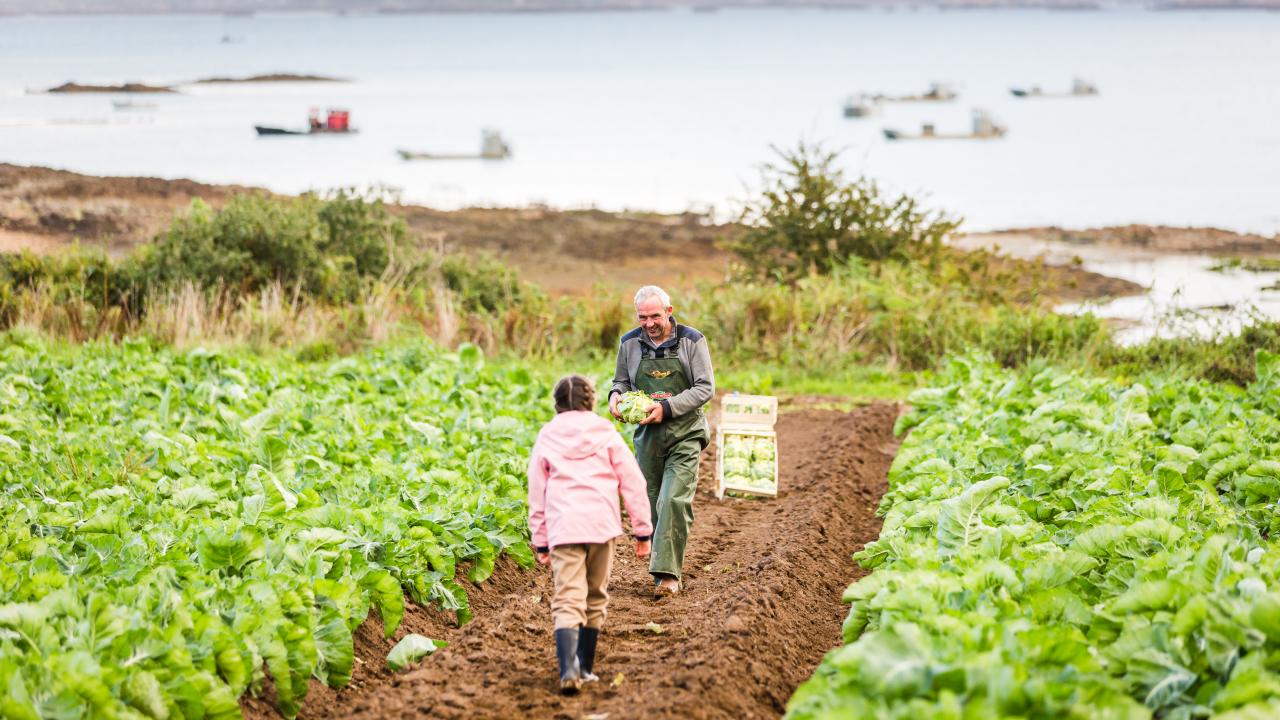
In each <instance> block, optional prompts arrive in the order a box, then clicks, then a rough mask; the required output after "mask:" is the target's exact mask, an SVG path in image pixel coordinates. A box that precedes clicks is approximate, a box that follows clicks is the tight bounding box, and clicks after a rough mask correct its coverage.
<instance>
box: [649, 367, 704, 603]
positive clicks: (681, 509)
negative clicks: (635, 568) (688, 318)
mask: <svg viewBox="0 0 1280 720" xmlns="http://www.w3.org/2000/svg"><path fill="white" fill-rule="evenodd" d="M666 350H670V349H669V348H667V349H666ZM635 386H636V389H637V390H639V391H641V392H644V393H648V395H649V397H651V398H653V399H654V400H662V399H665V398H669V397H671V396H673V395H678V394H680V393H682V392H684V391H685V390H688V389H689V387H690V385H689V378H687V377H685V374H684V366H683V365H681V363H680V359H679V358H678V357H676V356H675V355H674V354H669V355H667V356H666V357H653V350H652V348H650V347H648V346H647V345H644V343H641V358H640V369H639V371H638V372H637V373H636V380H635ZM708 440H709V437H708V431H707V420H706V417H705V416H704V415H703V413H702V409H701V408H699V409H698V410H695V411H694V412H691V413H688V414H686V415H683V416H680V417H676V418H665V419H664V420H663V421H662V422H661V423H658V424H657V425H640V426H638V427H637V428H636V433H635V443H636V460H637V461H639V463H640V471H641V472H642V473H644V479H645V482H646V484H647V485H648V490H649V509H650V510H651V511H652V517H653V524H654V531H653V552H652V555H651V556H650V559H649V572H650V573H651V574H653V575H654V576H655V577H658V578H660V577H662V576H669V577H672V578H675V579H676V580H679V579H680V577H681V572H680V570H681V568H682V567H683V566H684V546H685V543H687V542H688V541H689V529H690V528H691V527H692V526H693V495H694V493H695V492H696V491H697V489H698V459H699V457H700V456H701V455H702V449H703V448H705V447H706V446H707V442H708Z"/></svg>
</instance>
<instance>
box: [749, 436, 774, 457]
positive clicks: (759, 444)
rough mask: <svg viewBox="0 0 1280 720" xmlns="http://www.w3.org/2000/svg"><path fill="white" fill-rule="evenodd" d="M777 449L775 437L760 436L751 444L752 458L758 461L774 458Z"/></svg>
mask: <svg viewBox="0 0 1280 720" xmlns="http://www.w3.org/2000/svg"><path fill="white" fill-rule="evenodd" d="M776 452H777V449H776V448H775V447H774V444H773V438H767V437H758V438H756V439H755V442H753V443H752V445H751V459H752V460H755V461H757V462H759V461H761V460H770V461H771V460H773V456H774V455H775V454H776Z"/></svg>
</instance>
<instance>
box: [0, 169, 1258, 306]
mask: <svg viewBox="0 0 1280 720" xmlns="http://www.w3.org/2000/svg"><path fill="white" fill-rule="evenodd" d="M242 193H268V194H278V193H269V191H267V190H264V189H262V188H256V187H251V186H243V185H216V184H207V183H201V182H196V181H192V180H184V179H176V180H173V179H161V178H150V177H115V176H94V175H84V174H80V173H75V172H71V171H66V170H55V169H52V168H44V167H34V166H19V165H11V164H4V163H0V252H21V251H31V252H35V253H40V254H48V253H56V252H60V251H63V250H66V249H69V248H72V247H74V246H76V245H79V246H81V247H96V248H98V249H101V250H102V251H104V252H106V253H107V254H108V255H111V256H114V257H119V256H121V255H124V254H125V253H127V252H129V251H130V250H132V249H133V248H135V247H137V246H139V245H142V244H144V243H146V242H150V241H151V240H152V239H153V238H154V237H155V236H156V235H157V234H159V233H161V232H163V231H164V230H165V229H167V228H168V227H169V226H170V224H171V223H172V222H173V220H174V218H175V217H177V216H179V215H180V214H182V213H185V212H186V210H187V209H188V208H189V207H190V205H191V202H192V201H193V200H196V199H199V200H201V201H203V202H207V203H209V204H210V205H213V206H214V207H220V206H221V205H223V204H225V203H226V202H227V201H228V200H229V199H230V198H231V197H232V196H233V195H236V194H242ZM390 206H391V208H392V210H393V212H395V213H396V214H397V215H399V216H400V217H401V218H403V219H404V220H405V222H406V223H407V224H408V226H409V228H410V231H411V232H412V233H413V234H414V235H416V236H418V237H420V238H421V241H422V242H423V243H424V244H425V245H429V246H431V247H434V248H438V249H440V250H442V251H446V252H471V253H479V254H487V255H493V256H496V257H498V258H499V259H501V260H503V261H504V262H506V263H507V264H509V265H511V266H512V267H514V268H516V269H518V270H519V271H520V272H521V273H522V274H523V275H524V276H525V277H526V278H527V279H528V280H530V281H531V282H534V283H536V284H538V285H540V286H542V287H543V288H544V289H545V290H546V291H548V292H550V293H552V294H570V293H576V292H580V291H582V290H584V289H586V288H589V287H590V286H591V285H592V284H594V283H596V282H601V281H603V282H606V283H616V284H619V285H628V284H633V283H635V282H642V283H643V281H645V280H646V279H650V278H652V277H653V276H654V275H655V274H663V275H666V276H668V277H670V282H671V283H672V284H674V285H683V286H691V285H694V284H696V283H697V282H699V281H723V280H724V279H725V278H726V277H727V276H728V273H729V270H730V262H731V260H732V258H731V256H730V254H729V253H728V252H726V251H725V250H723V249H722V248H721V247H720V241H721V239H722V238H724V237H726V236H731V235H732V234H733V233H735V232H737V231H739V230H740V227H741V226H739V225H738V224H737V223H733V222H717V221H716V220H715V219H714V218H712V217H710V216H709V215H706V214H700V213H693V212H685V213H681V214H664V213H654V212H626V211H624V212H611V211H604V210H595V209H556V208H549V207H545V206H527V207H507V208H486V207H471V208H462V209H458V210H440V209H435V208H431V207H426V206H421V205H413V204H391V205H390ZM1064 239H1066V240H1067V241H1069V242H1072V243H1074V244H1076V245H1077V246H1079V247H1081V248H1089V249H1090V254H1093V255H1096V254H1097V253H1099V252H1101V253H1105V254H1113V255H1115V256H1116V257H1118V258H1119V257H1123V255H1124V253H1128V252H1142V253H1147V254H1150V253H1161V254H1213V255H1222V256H1224V257H1256V256H1262V255H1269V254H1270V255H1280V236H1273V237H1270V238H1268V237H1265V236H1262V235H1253V234H1244V233H1234V232H1231V231H1226V230H1220V229H1216V228H1174V227H1167V226H1159V225H1130V226H1123V227H1113V228H1098V229H1089V230H1064V229H1062V228H1057V227H1041V228H1023V229H1013V230H1003V231H997V232H968V233H961V234H959V235H958V236H957V237H956V239H955V240H954V241H953V242H952V243H951V244H952V245H953V247H956V248H957V249H958V250H962V251H963V250H976V249H980V248H983V247H984V246H988V247H989V246H991V245H995V246H999V248H1000V254H1001V255H1002V256H1003V257H1004V259H1005V260H1007V261H1013V262H1020V261H1033V262H1034V261H1043V262H1044V264H1045V265H1046V266H1048V267H1049V268H1050V269H1051V274H1052V275H1054V276H1055V277H1056V279H1057V280H1058V281H1059V282H1058V283H1056V284H1057V285H1058V286H1059V292H1060V294H1061V297H1063V299H1085V298H1094V297H1103V296H1109V297H1116V296H1121V295H1126V294H1133V293H1135V292H1140V291H1141V287H1140V286H1138V285H1136V284H1134V283H1131V282H1129V281H1127V280H1123V279H1119V278H1115V277H1112V276H1109V275H1104V274H1101V273H1097V272H1090V271H1088V270H1084V269H1081V268H1079V267H1078V265H1079V263H1078V262H1074V260H1075V258H1072V257H1069V256H1067V257H1063V256H1062V254H1061V253H1059V256H1057V257H1043V258H1038V257H1037V256H1036V255H1037V254H1035V253H1029V252H1028V250H1027V249H1028V248H1029V247H1032V248H1033V247H1034V244H1035V243H1041V242H1046V241H1057V242H1058V243H1061V242H1063V241H1064ZM672 267H679V270H678V271H677V272H675V273H673V272H672V271H671V268H672Z"/></svg>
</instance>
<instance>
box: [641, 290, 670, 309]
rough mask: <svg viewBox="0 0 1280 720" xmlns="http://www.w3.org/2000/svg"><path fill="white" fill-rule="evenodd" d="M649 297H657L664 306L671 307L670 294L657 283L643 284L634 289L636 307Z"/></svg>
mask: <svg viewBox="0 0 1280 720" xmlns="http://www.w3.org/2000/svg"><path fill="white" fill-rule="evenodd" d="M649 298H657V299H658V302H660V303H662V307H664V308H669V307H671V296H670V295H668V294H667V291H666V290H663V289H662V288H660V287H658V286H657V285H645V286H644V287H642V288H640V289H639V290H637V291H636V307H640V303H642V302H644V301H645V300H647V299H649Z"/></svg>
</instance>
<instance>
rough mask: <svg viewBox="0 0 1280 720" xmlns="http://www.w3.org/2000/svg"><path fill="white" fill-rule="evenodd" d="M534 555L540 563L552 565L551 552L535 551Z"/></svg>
mask: <svg viewBox="0 0 1280 720" xmlns="http://www.w3.org/2000/svg"><path fill="white" fill-rule="evenodd" d="M534 556H535V557H537V558H538V564H539V565H550V564H551V553H540V552H535V553H534Z"/></svg>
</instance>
